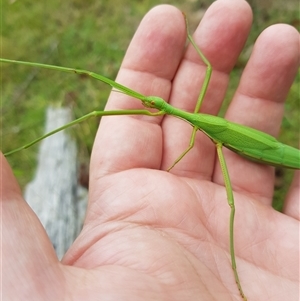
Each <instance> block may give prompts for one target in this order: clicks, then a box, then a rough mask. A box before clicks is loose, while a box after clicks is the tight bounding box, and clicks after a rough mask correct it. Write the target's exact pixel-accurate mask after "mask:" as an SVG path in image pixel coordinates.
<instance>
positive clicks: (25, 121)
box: [0, 0, 300, 208]
mask: <svg viewBox="0 0 300 301" xmlns="http://www.w3.org/2000/svg"><path fill="white" fill-rule="evenodd" d="M249 2H250V4H251V5H252V7H253V9H254V23H253V28H252V31H251V34H250V37H249V40H248V41H247V44H246V47H245V51H244V52H243V53H242V55H241V57H240V59H239V61H238V64H237V66H236V68H235V69H234V70H233V73H232V75H231V79H232V81H231V84H230V88H229V91H228V94H227V97H226V103H228V102H229V101H230V99H231V98H232V95H233V92H234V89H235V88H236V86H237V84H238V82H239V78H240V75H241V72H242V69H243V67H244V66H245V64H246V61H247V59H248V54H249V49H251V47H252V46H253V44H254V42H255V39H256V38H257V37H258V35H259V34H260V32H261V31H262V30H263V29H264V28H266V27H267V26H269V25H271V24H273V23H279V22H284V23H288V24H292V25H295V26H297V25H299V10H298V1H295V0H290V1H289V2H285V3H284V4H280V3H282V2H281V1H273V2H271V3H272V4H270V5H268V6H267V7H263V6H262V5H261V4H260V3H261V2H260V1H249ZM161 3H170V4H174V5H175V6H177V7H179V8H180V9H181V10H183V11H185V12H186V13H187V15H188V17H189V20H190V24H191V27H193V25H196V24H197V22H198V21H199V16H201V13H202V12H203V10H205V9H206V7H207V6H208V5H209V4H210V1H207V0H206V1H201V2H200V1H179V0H177V1H163V2H161V1H155V0H148V1H140V0H132V1H125V0H116V1H113V2H112V1H111V2H108V1H99V0H98V1H94V0H89V1H82V0H73V1H71V0H65V1H58V0H50V1H47V2H46V1H40V2H38V1H37V2H32V1H29V0H27V1H26V0H25V1H24V0H23V1H17V0H15V1H13V0H11V1H10V2H8V1H3V2H2V4H0V5H1V12H2V13H1V18H2V22H1V24H2V25H1V37H0V38H1V57H5V58H12V59H18V60H26V61H32V62H40V63H46V64H52V65H60V66H67V67H78V68H81V69H86V70H91V71H94V72H97V73H99V74H103V75H105V76H107V77H109V78H112V79H113V78H115V76H116V74H117V71H118V68H119V66H120V64H121V61H122V58H123V56H124V54H125V51H126V48H127V46H128V45H129V42H130V40H131V38H132V36H133V34H134V32H135V30H136V28H137V26H138V24H139V22H140V21H141V19H142V17H143V16H144V14H145V13H146V12H147V11H148V10H149V9H150V8H152V7H153V6H155V5H157V4H161ZM287 4H288V5H287ZM299 84H300V79H299V76H298V77H297V79H296V81H295V84H294V86H293V87H292V89H291V93H290V95H289V99H288V102H287V105H286V113H285V118H284V121H283V130H282V132H281V137H280V139H281V141H283V142H285V143H287V144H290V145H293V146H296V147H297V141H298V132H299V119H298V114H299V113H298V112H299ZM109 91H110V89H109V87H107V86H106V85H103V84H101V83H100V82H97V81H96V80H92V79H89V78H86V77H79V76H77V77H76V76H74V75H72V74H70V75H69V74H63V73H59V72H55V71H49V70H41V69H34V68H28V67H24V66H17V65H8V64H7V65H5V64H2V65H1V108H2V114H1V116H0V118H1V124H2V131H1V149H2V150H3V151H8V150H12V149H14V148H17V147H19V146H21V145H23V144H25V143H26V142H28V141H31V140H33V139H34V138H36V137H38V136H39V135H41V133H42V132H43V124H44V114H45V108H46V106H48V105H49V104H53V105H68V106H71V107H72V109H73V112H74V118H77V117H80V116H82V115H83V114H86V113H88V112H90V111H92V110H101V109H103V107H104V105H105V102H106V99H107V97H108V94H109ZM98 121H99V120H96V119H94V120H89V121H88V122H85V123H83V124H81V125H80V126H79V127H77V130H76V135H74V136H75V137H76V139H77V142H78V146H79V154H80V156H79V160H80V161H83V162H86V161H87V160H88V158H89V155H90V152H91V148H92V143H93V139H94V136H95V132H96V129H97V125H98ZM37 149H38V146H35V147H32V148H30V149H28V150H26V151H22V152H20V153H18V154H16V155H14V156H11V157H10V158H9V162H10V164H11V165H12V167H13V170H14V172H15V174H16V176H17V177H18V180H19V182H20V184H21V186H22V187H24V185H25V184H26V183H28V182H29V181H30V179H31V178H32V175H33V173H34V168H35V161H36V152H37ZM284 173H286V171H284ZM290 178H291V176H290V175H288V177H287V178H285V179H284V180H282V181H281V182H282V183H283V184H280V188H282V187H283V188H284V189H286V187H287V183H288V181H290ZM284 189H279V190H278V195H277V196H276V200H278V199H282V198H283V197H282V194H283V193H284V191H285V190H284ZM276 206H277V207H278V208H280V206H281V205H279V206H278V205H276Z"/></svg>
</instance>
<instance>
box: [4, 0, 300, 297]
mask: <svg viewBox="0 0 300 301" xmlns="http://www.w3.org/2000/svg"><path fill="white" fill-rule="evenodd" d="M251 19H252V17H251V11H250V8H249V6H248V5H247V4H246V2H244V1H240V0H220V1H217V2H215V3H214V4H213V5H212V6H211V7H210V9H209V10H208V11H207V13H206V15H205V17H204V19H203V22H202V23H201V25H200V27H199V28H198V29H197V31H196V33H195V40H196V41H197V43H198V45H199V46H200V49H201V50H202V51H203V52H204V53H205V55H206V56H207V57H208V59H209V61H210V62H211V63H212V65H213V68H214V69H213V76H212V80H211V84H210V87H209V91H208V94H207V97H206V99H205V102H204V104H203V111H204V112H205V113H209V114H216V113H217V112H218V110H219V107H220V105H221V103H222V100H223V98H224V94H225V91H226V88H227V84H228V80H229V76H228V74H229V72H230V70H231V69H232V67H233V66H234V64H235V62H236V60H237V57H238V55H239V53H240V51H241V49H242V47H243V45H244V42H245V40H246V38H247V35H248V32H249V30H250V26H251V21H252V20H251ZM185 39H186V31H185V24H184V20H183V17H182V15H181V12H179V11H178V10H177V9H174V8H173V7H170V6H160V7H157V8H155V9H153V10H152V11H151V12H150V13H149V14H147V16H146V17H145V19H144V20H143V22H142V23H141V25H140V27H139V29H138V31H137V34H136V35H135V37H134V39H133V41H132V43H131V45H130V47H129V49H128V52H127V55H126V57H125V59H124V62H123V64H122V67H121V70H120V73H119V75H118V78H117V81H118V82H120V83H121V84H124V85H126V86H128V87H130V88H132V89H134V90H137V91H139V92H141V93H143V94H145V95H157V96H161V97H163V98H164V99H166V100H169V102H170V103H171V104H172V105H174V106H177V107H180V108H182V109H185V110H189V111H193V109H194V106H195V102H196V100H197V97H198V94H199V90H200V87H201V84H202V80H203V77H204V72H205V66H204V65H203V63H202V62H201V60H200V59H199V58H198V56H197V54H196V53H195V51H194V49H192V48H191V47H189V49H188V51H187V52H186V53H184V52H183V49H184V45H185ZM298 47H299V34H298V33H297V32H296V31H295V30H294V29H293V28H291V27H289V26H286V25H275V26H273V27H270V28H268V29H267V30H266V31H265V32H264V33H262V35H261V37H260V38H259V39H258V41H257V43H256V46H255V49H254V51H253V54H252V56H251V59H250V61H249V63H248V65H247V67H246V69H245V71H244V73H243V77H242V79H241V83H240V86H239V87H238V90H237V93H236V95H235V97H234V99H233V101H232V104H231V106H230V108H229V109H228V112H227V115H226V118H228V119H229V120H231V121H235V122H238V123H241V124H246V125H249V126H251V127H255V128H257V129H260V130H263V131H265V132H268V133H270V134H272V135H276V134H277V133H278V130H279V127H280V120H281V116H282V112H283V101H284V99H285V96H286V94H287V92H288V90H289V88H290V85H291V83H292V81H293V79H294V77H295V74H296V71H297V68H298V62H299V48H298ZM138 107H139V101H137V100H134V99H132V98H129V97H128V96H126V95H123V94H121V93H112V96H111V98H110V99H109V102H108V104H107V109H129V108H138ZM266 115H267V116H268V117H269V118H268V119H267V118H266V117H265V116H266ZM190 134H191V126H190V125H188V124H186V123H185V122H184V121H182V120H178V119H174V118H172V117H169V116H166V117H149V116H122V117H107V118H103V119H102V121H101V125H100V128H99V131H98V134H97V137H96V140H95V145H94V149H93V154H92V159H91V168H90V189H89V204H88V209H87V215H86V219H85V223H84V227H83V230H82V232H81V234H80V235H79V237H78V238H77V240H76V241H75V242H74V244H73V245H72V246H71V248H70V250H69V251H68V252H67V254H66V255H65V257H64V258H63V260H62V261H61V262H59V261H58V259H57V257H56V255H55V253H54V251H53V248H52V246H51V242H50V241H49V239H48V237H47V235H46V233H45V231H44V229H43V227H42V226H41V224H40V223H39V221H38V219H37V217H36V216H35V215H34V213H33V212H32V210H31V209H30V208H29V207H28V205H27V204H26V202H25V201H24V200H23V199H22V197H21V193H20V190H19V188H18V185H17V183H16V180H15V179H14V177H13V175H12V173H11V170H10V168H9V166H8V164H7V162H6V160H5V159H4V158H3V157H2V164H1V168H2V187H1V201H2V224H3V231H2V233H3V240H2V241H3V245H2V250H3V259H4V260H3V263H2V269H3V270H2V271H3V275H5V278H3V296H4V300H6V299H9V300H20V298H22V299H23V300H26V299H29V298H30V300H68V299H70V300H130V301H134V300H172V301H174V300H241V297H240V295H239V292H238V290H237V287H236V284H235V281H234V277H233V273H232V270H231V264H230V255H229V245H228V244H229V212H230V208H229V206H228V204H227V200H226V191H225V188H224V186H223V178H222V174H221V171H220V168H219V163H218V160H217V158H216V152H215V146H214V144H213V143H212V142H211V141H210V140H209V139H207V138H206V137H204V136H203V135H202V134H201V133H200V134H199V135H198V136H197V139H196V143H195V147H194V148H193V150H192V151H190V152H189V153H188V154H187V156H185V157H184V158H183V159H182V160H181V161H180V162H179V163H178V164H177V165H176V166H175V167H174V168H173V169H172V170H171V172H170V173H168V172H166V171H165V170H166V169H167V168H168V167H169V166H170V165H171V164H172V163H173V161H174V160H175V159H176V158H177V157H178V155H179V154H180V153H181V152H182V151H183V150H184V149H185V148H186V147H187V145H188V142H189V138H190ZM224 152H225V156H226V160H227V164H228V169H229V173H230V177H231V181H232V184H233V188H234V196H235V203H236V220H235V232H234V234H235V245H236V256H237V268H238V272H239V275H240V280H241V283H242V286H243V289H244V292H245V294H246V295H247V297H248V300H250V301H251V300H264V301H265V300H272V301H273V300H280V301H281V300H283V299H285V300H296V299H297V297H298V295H297V294H299V257H298V254H299V235H298V234H299V204H298V202H299V200H298V199H297V196H299V188H298V187H297V183H299V173H297V176H298V178H297V180H296V181H295V182H294V183H295V184H294V186H293V188H292V189H291V191H290V193H289V195H288V197H287V199H286V206H285V211H284V213H279V212H276V211H274V210H273V209H272V207H271V202H272V194H273V186H274V175H273V174H274V170H273V168H272V167H269V166H263V165H259V164H256V163H253V162H250V161H247V160H245V159H243V158H241V157H239V156H238V155H236V154H234V153H232V152H230V151H228V152H227V151H224ZM293 208H294V209H293Z"/></svg>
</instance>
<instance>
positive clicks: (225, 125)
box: [0, 18, 300, 300]
mask: <svg viewBox="0 0 300 301" xmlns="http://www.w3.org/2000/svg"><path fill="white" fill-rule="evenodd" d="M185 22H186V29H187V38H188V40H189V41H190V43H191V44H192V45H193V46H194V48H195V50H196V51H197V53H198V54H199V56H200V57H201V59H202V60H203V62H204V63H205V65H206V66H207V69H206V76H205V79H204V83H203V86H202V88H201V90H200V93H199V97H198V101H197V104H196V107H195V109H194V112H193V113H190V112H186V111H183V110H180V109H178V108H175V107H173V106H171V105H170V104H168V103H167V102H166V101H165V100H164V99H162V98H160V97H156V96H145V95H142V94H140V93H138V92H136V91H134V90H132V89H130V88H127V87H125V86H123V85H121V84H119V83H117V82H115V81H113V80H110V79H108V78H106V77H104V76H102V75H99V74H96V73H93V72H89V71H86V70H80V69H73V68H66V67H58V66H52V65H45V64H38V63H30V62H24V61H15V60H9V59H4V58H1V59H0V62H3V63H15V64H21V65H27V66H35V67H41V68H46V69H54V70H57V71H63V72H69V73H75V74H79V75H88V76H90V77H93V78H95V79H97V80H100V81H101V82H103V83H106V84H107V85H110V86H111V87H112V88H113V89H115V90H117V91H119V92H122V93H124V94H126V95H129V96H132V97H134V98H136V99H139V100H140V101H141V102H142V104H143V105H144V106H145V109H140V110H114V111H94V112H91V113H89V114H86V115H84V116H82V117H81V118H78V119H76V120H74V121H72V122H70V123H68V124H66V125H64V126H62V127H60V128H58V129H56V130H54V131H51V132H49V133H48V134H46V135H43V136H41V137H39V138H37V139H35V140H34V141H32V142H30V143H28V144H26V145H24V146H22V147H20V148H17V149H15V150H12V151H10V152H7V153H6V154H5V156H8V155H11V154H13V153H16V152H18V151H21V150H23V149H26V148H28V147H30V146H32V145H33V144H35V143H37V142H39V141H41V140H43V139H44V138H46V137H48V136H50V135H53V134H55V133H57V132H59V131H61V130H64V129H66V128H68V127H70V126H72V125H75V124H78V123H80V122H82V121H84V120H86V119H88V118H91V117H94V116H112V115H148V116H153V117H155V116H163V115H172V116H174V117H177V118H180V119H182V120H184V121H186V122H188V123H189V124H190V125H191V126H192V128H193V130H192V135H191V138H190V143H189V146H188V148H187V149H186V150H185V151H183V152H182V154H181V155H180V156H179V157H178V158H177V159H176V160H175V161H174V163H173V164H172V165H171V166H170V167H169V168H168V171H170V170H171V169H172V168H173V167H174V166H175V165H176V164H177V163H179V162H180V160H181V159H182V158H183V157H184V156H185V155H187V153H188V152H189V151H190V150H191V149H192V148H193V146H194V143H195V136H196V133H197V131H198V130H200V131H202V132H203V133H204V134H206V135H207V136H208V137H209V138H210V139H211V141H212V142H213V143H214V144H215V146H216V150H217V155H218V159H219V162H220V165H221V169H222V173H223V178H224V183H225V188H226V194H227V200H228V204H229V206H230V219H229V229H230V233H229V245H230V254H231V265H232V269H233V273H234V277H235V281H236V284H237V287H238V290H239V292H240V294H241V296H242V298H243V299H244V300H247V298H246V295H245V293H244V291H243V289H242V285H241V281H240V279H239V274H238V271H237V265H236V259H235V248H234V216H235V204H234V196H233V191H232V186H231V181H230V177H229V173H228V169H227V166H226V161H225V158H224V155H223V146H224V147H226V148H228V149H230V150H232V151H233V152H236V153H238V154H240V155H241V156H244V157H246V158H249V159H251V160H254V161H258V162H260V163H263V164H268V165H274V166H276V165H280V166H283V167H286V168H292V169H300V151H299V150H298V149H296V148H293V147H290V146H288V145H285V144H282V143H280V142H279V141H277V140H276V139H275V138H274V137H273V136H270V135H268V134H266V133H264V132H261V131H258V130H255V129H252V128H250V127H247V126H243V125H239V124H236V123H233V122H229V121H227V120H225V119H223V118H221V117H217V116H212V115H207V114H202V113H199V111H200V108H201V105H202V102H203V100H204V98H205V95H206V91H207V89H208V85H209V82H210V77H211V74H212V66H211V64H210V62H209V61H208V60H207V58H206V57H205V56H204V54H203V53H202V52H201V50H200V49H199V48H198V46H197V45H196V43H195V42H194V40H193V38H192V36H191V34H190V33H189V31H188V23H187V19H186V18H185ZM147 108H148V109H156V111H155V112H153V111H152V110H151V111H150V110H147Z"/></svg>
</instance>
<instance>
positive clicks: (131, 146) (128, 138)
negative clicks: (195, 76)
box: [91, 5, 186, 180]
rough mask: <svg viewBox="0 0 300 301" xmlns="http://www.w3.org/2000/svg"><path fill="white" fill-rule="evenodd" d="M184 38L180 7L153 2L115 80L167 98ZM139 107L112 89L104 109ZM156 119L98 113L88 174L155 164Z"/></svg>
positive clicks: (159, 148)
mask: <svg viewBox="0 0 300 301" xmlns="http://www.w3.org/2000/svg"><path fill="white" fill-rule="evenodd" d="M185 40H186V31H185V23H184V18H183V16H182V13H181V12H180V11H179V10H178V9H176V8H175V7H172V6H169V5H162V6H158V7H155V8H154V9H152V10H151V11H150V12H149V13H148V14H147V15H146V16H145V17H144V19H143V20H142V22H141V24H140V26H139V28H138V30H137V32H136V34H135V35H134V37H133V39H132V42H131V43H130V46H129V48H128V50H127V53H126V56H125V58H124V61H123V63H122V66H121V69H120V72H119V74H118V77H117V79H116V81H117V82H119V83H121V84H123V85H125V86H127V87H129V88H131V89H133V90H136V91H138V92H140V93H142V94H144V95H155V96H160V97H162V98H164V99H165V100H168V98H169V94H170V90H171V81H172V79H173V77H174V74H175V72H176V70H177V67H178V64H179V62H180V59H181V56H182V53H183V49H184V45H185ZM141 107H142V104H141V102H140V101H139V100H136V99H133V98H132V97H129V96H127V95H124V94H121V93H112V94H111V97H110V98H109V100H108V103H107V106H106V109H107V110H112V109H118V110H129V109H139V108H141ZM160 121H161V118H159V117H158V118H153V117H152V118H151V117H148V116H134V117H133V116H122V117H108V118H103V119H102V120H101V124H100V127H99V130H98V133H97V136H96V139H95V143H94V147H93V154H92V159H91V180H93V177H96V178H99V177H102V176H104V175H107V174H110V173H113V172H117V171H122V170H126V169H129V168H139V167H145V168H156V169H158V168H160V164H161V156H162V131H161V127H160Z"/></svg>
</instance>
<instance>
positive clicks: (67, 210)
mask: <svg viewBox="0 0 300 301" xmlns="http://www.w3.org/2000/svg"><path fill="white" fill-rule="evenodd" d="M71 116H72V114H71V110H70V109H69V108H53V107H49V108H48V109H47V117H46V126H45V127H46V128H45V132H46V133H48V132H50V131H51V130H53V129H56V128H58V127H60V126H62V125H64V124H66V123H67V122H70V121H71ZM76 157H77V150H76V144H75V142H74V141H73V140H72V138H71V137H70V136H69V135H68V134H67V133H66V132H65V131H63V132H59V133H57V134H55V135H53V136H51V137H49V138H47V139H45V140H43V141H42V142H41V145H40V149H39V154H38V164H37V170H36V174H35V177H34V179H33V181H32V182H31V183H29V184H28V185H27V187H26V188H25V193H24V195H25V199H26V201H27V202H28V204H29V205H30V206H31V207H32V209H33V210H34V211H35V213H36V214H37V216H38V217H39V219H40V221H41V223H42V224H43V226H44V227H45V229H46V231H47V233H48V235H49V237H50V240H51V241H52V243H53V246H54V248H55V250H56V253H57V256H58V258H59V259H61V258H62V256H63V255H64V254H65V252H66V251H67V249H68V248H69V247H70V245H71V244H72V243H73V241H74V240H75V238H76V237H77V236H78V234H79V231H80V230H81V228H82V223H83V219H84V214H85V208H86V203H87V201H86V200H87V190H86V189H85V188H83V187H81V186H80V185H79V184H78V174H77V169H78V166H77V165H78V164H77V158H76Z"/></svg>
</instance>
